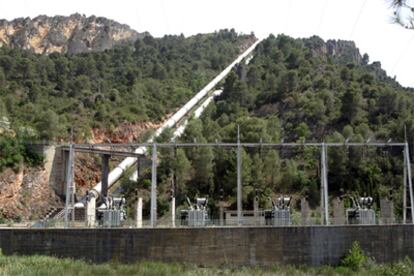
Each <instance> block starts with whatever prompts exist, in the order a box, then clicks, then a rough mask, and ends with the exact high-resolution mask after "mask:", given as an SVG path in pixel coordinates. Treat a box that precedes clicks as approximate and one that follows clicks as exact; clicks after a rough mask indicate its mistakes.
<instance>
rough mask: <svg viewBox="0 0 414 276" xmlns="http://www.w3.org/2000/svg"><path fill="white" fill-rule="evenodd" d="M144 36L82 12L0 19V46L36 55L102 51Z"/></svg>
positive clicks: (108, 20)
mask: <svg viewBox="0 0 414 276" xmlns="http://www.w3.org/2000/svg"><path fill="white" fill-rule="evenodd" d="M145 35H147V33H138V32H136V31H134V30H133V29H131V28H130V27H129V26H127V25H123V24H120V23H118V22H115V21H113V20H110V19H107V18H103V17H95V16H91V17H86V16H84V15H80V14H73V15H70V16H68V17H67V16H54V17H48V16H44V15H41V16H38V17H36V18H33V19H31V18H18V19H15V20H13V21H7V20H0V47H4V46H8V47H19V48H22V49H26V50H31V51H33V52H35V53H37V54H50V53H54V52H57V53H70V54H74V53H84V52H92V51H103V50H106V49H110V48H112V47H113V46H115V45H117V44H122V43H125V42H129V41H135V40H136V39H137V38H140V37H143V36H145Z"/></svg>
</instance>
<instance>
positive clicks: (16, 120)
mask: <svg viewBox="0 0 414 276" xmlns="http://www.w3.org/2000/svg"><path fill="white" fill-rule="evenodd" d="M252 39H254V37H253V36H248V35H237V34H236V32H235V31H234V30H223V31H219V32H216V33H213V34H205V35H196V36H192V37H188V38H185V37H184V36H165V37H163V38H160V39H157V38H153V37H151V36H147V37H145V38H143V39H139V40H137V41H136V42H135V43H133V44H128V45H124V46H119V47H115V48H114V49H112V50H108V51H105V52H100V53H86V54H77V55H61V54H51V55H49V56H45V55H36V54H33V53H30V52H27V51H24V50H21V49H9V48H6V47H1V48H0V135H1V138H0V143H1V147H0V153H1V154H0V171H1V170H2V169H3V168H4V167H13V168H17V167H18V166H19V164H20V163H21V162H23V161H24V162H26V163H27V164H28V165H35V164H38V163H39V162H38V160H37V159H38V158H37V157H35V156H34V155H33V154H31V153H30V152H28V150H27V147H25V146H24V145H23V144H22V143H21V141H23V140H27V141H39V140H49V141H50V140H59V141H62V140H63V141H64V140H67V139H68V137H69V134H70V133H71V129H72V128H73V133H74V135H75V137H74V138H75V139H76V140H77V141H84V140H85V139H86V138H88V137H89V136H90V134H91V128H104V129H109V130H111V129H112V128H114V127H115V126H117V125H118V124H120V123H125V122H135V123H136V122H143V121H152V122H159V121H160V120H162V119H163V118H165V116H166V115H167V114H170V113H172V112H173V111H174V110H175V109H176V108H178V107H180V106H181V105H183V104H184V103H185V102H186V101H188V99H189V98H191V97H192V96H193V95H194V94H195V93H196V92H197V91H198V90H199V89H200V88H201V87H202V86H204V85H205V84H207V83H208V81H210V80H211V79H212V78H213V77H214V76H215V75H216V74H217V73H218V72H219V71H220V70H221V69H223V68H224V67H225V66H227V65H228V64H229V63H230V62H231V61H232V60H233V59H234V58H235V57H236V56H237V55H238V54H239V53H240V48H242V47H246V46H248V45H249V43H251V42H252ZM15 137H16V138H17V140H14V138H15Z"/></svg>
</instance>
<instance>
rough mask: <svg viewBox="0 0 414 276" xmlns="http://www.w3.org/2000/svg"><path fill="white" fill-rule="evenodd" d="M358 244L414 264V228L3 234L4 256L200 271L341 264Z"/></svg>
mask: <svg viewBox="0 0 414 276" xmlns="http://www.w3.org/2000/svg"><path fill="white" fill-rule="evenodd" d="M353 241H358V242H359V243H360V245H361V247H362V249H363V250H364V251H365V252H366V253H367V254H368V255H370V256H371V257H373V258H375V260H376V261H377V262H394V261H398V260H402V259H404V258H405V257H406V256H408V257H410V258H411V259H414V226H412V225H392V226H328V227H326V226H325V227H323V226H320V227H319V226H318V227H314V226H312V227H242V228H236V227H234V228H229V227H225V228H224V227H223V228H220V227H217V228H193V229H191V228H175V229H161V228H160V229H0V248H1V249H2V252H3V254H7V255H10V254H17V255H32V254H39V255H50V256H57V257H69V258H75V259H85V260H89V261H92V262H97V263H100V262H107V261H120V262H128V263H131V262H137V261H140V260H158V261H164V262H187V263H194V264H198V265H226V266H242V265H245V266H249V265H259V266H271V265H275V264H295V265H313V266H317V265H323V264H331V265H335V264H338V263H339V262H340V260H341V258H342V257H343V256H344V255H346V254H347V252H348V250H349V248H350V247H351V245H352V242H353Z"/></svg>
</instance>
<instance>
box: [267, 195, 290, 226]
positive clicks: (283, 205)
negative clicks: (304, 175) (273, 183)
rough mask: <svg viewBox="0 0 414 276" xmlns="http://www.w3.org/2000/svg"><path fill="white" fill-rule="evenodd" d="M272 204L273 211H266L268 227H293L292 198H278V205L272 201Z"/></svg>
mask: <svg viewBox="0 0 414 276" xmlns="http://www.w3.org/2000/svg"><path fill="white" fill-rule="evenodd" d="M270 201H271V203H272V209H271V210H265V211H264V216H265V222H266V225H273V226H289V225H292V221H291V217H290V201H291V198H290V197H287V196H281V197H279V198H277V200H276V203H275V202H274V201H273V200H272V199H270Z"/></svg>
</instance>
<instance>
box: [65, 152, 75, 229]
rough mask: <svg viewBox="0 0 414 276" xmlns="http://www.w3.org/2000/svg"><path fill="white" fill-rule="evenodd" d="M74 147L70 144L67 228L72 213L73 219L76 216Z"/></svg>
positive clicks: (66, 212)
mask: <svg viewBox="0 0 414 276" xmlns="http://www.w3.org/2000/svg"><path fill="white" fill-rule="evenodd" d="M73 159H74V148H73V144H71V145H70V146H69V155H68V160H67V162H66V200H65V228H68V227H69V224H70V223H69V221H70V217H69V216H70V214H72V217H71V218H72V221H73V220H74V218H75V210H74V204H75V185H74V182H73V163H74V160H73Z"/></svg>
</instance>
